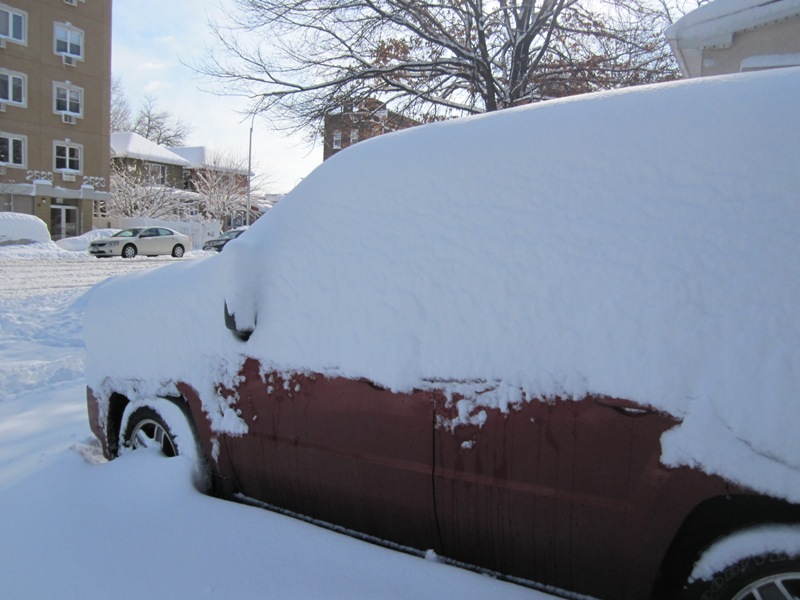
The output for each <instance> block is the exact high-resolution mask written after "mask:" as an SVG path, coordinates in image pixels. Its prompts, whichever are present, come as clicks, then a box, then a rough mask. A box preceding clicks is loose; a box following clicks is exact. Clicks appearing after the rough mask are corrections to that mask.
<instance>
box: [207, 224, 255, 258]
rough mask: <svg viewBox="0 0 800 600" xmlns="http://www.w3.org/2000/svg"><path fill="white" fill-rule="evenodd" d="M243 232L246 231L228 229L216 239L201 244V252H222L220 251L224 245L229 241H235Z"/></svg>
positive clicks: (243, 228) (242, 229) (244, 229)
mask: <svg viewBox="0 0 800 600" xmlns="http://www.w3.org/2000/svg"><path fill="white" fill-rule="evenodd" d="M245 231H247V228H246V227H240V228H237V229H229V230H228V231H225V232H224V233H222V234H220V235H219V236H218V237H215V238H214V239H211V240H208V241H207V242H206V243H205V244H203V250H216V251H217V252H222V249H223V248H224V247H225V244H227V243H228V242H230V241H231V240H235V239H236V238H237V237H239V236H240V235H242V234H243V233H244V232H245Z"/></svg>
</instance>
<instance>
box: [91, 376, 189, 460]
mask: <svg viewBox="0 0 800 600" xmlns="http://www.w3.org/2000/svg"><path fill="white" fill-rule="evenodd" d="M162 399H163V400H168V401H169V402H172V403H173V404H174V405H175V406H177V407H178V408H180V409H181V410H182V411H183V412H184V414H185V415H186V418H187V419H188V420H189V424H190V425H191V427H192V428H193V429H195V430H196V425H195V423H194V419H193V418H192V411H191V410H190V409H189V405H188V404H187V402H186V399H185V398H183V397H181V396H168V397H166V398H162ZM128 404H130V400H129V399H128V398H127V397H126V396H124V395H122V394H119V393H117V392H114V393H113V394H111V397H110V398H109V399H108V425H107V428H106V438H107V439H108V449H109V452H110V454H111V456H117V454H119V446H120V442H121V440H120V433H121V432H120V427H121V426H122V415H123V414H124V413H125V407H127V406H128Z"/></svg>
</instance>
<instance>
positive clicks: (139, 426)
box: [122, 406, 178, 457]
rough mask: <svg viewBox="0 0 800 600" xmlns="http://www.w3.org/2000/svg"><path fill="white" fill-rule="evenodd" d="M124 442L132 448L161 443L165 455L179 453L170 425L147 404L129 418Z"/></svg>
mask: <svg viewBox="0 0 800 600" xmlns="http://www.w3.org/2000/svg"><path fill="white" fill-rule="evenodd" d="M122 444H123V446H124V447H126V448H130V449H132V450H136V449H137V448H142V447H152V446H153V445H159V446H161V452H162V453H163V454H164V456H169V457H171V456H177V455H178V446H177V444H176V443H175V436H174V435H173V434H172V431H170V429H169V426H168V425H167V424H166V423H165V422H164V419H162V418H161V415H159V414H158V413H157V412H156V411H154V410H153V409H152V408H149V407H147V406H143V407H141V408H137V409H136V410H135V411H134V412H133V414H132V415H131V416H130V418H129V419H128V424H127V426H126V427H125V431H124V432H123V434H122Z"/></svg>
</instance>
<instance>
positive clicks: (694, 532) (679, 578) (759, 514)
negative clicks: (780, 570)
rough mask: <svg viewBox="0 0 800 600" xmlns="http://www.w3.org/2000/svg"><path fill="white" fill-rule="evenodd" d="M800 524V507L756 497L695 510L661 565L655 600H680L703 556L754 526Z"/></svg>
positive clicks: (720, 500) (723, 499) (713, 501)
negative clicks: (716, 543) (719, 543)
mask: <svg viewBox="0 0 800 600" xmlns="http://www.w3.org/2000/svg"><path fill="white" fill-rule="evenodd" d="M770 523H800V506H798V505H796V504H791V503H789V502H786V501H783V500H777V499H775V498H768V497H765V496H753V495H746V494H742V495H738V494H737V495H729V496H718V497H716V498H710V499H708V500H705V501H704V502H702V503H700V504H699V505H698V506H696V507H695V508H694V510H692V512H691V513H689V515H688V516H687V517H686V519H685V520H684V521H683V524H682V525H681V527H680V529H679V530H678V533H677V534H676V535H675V538H674V539H673V540H672V543H671V544H670V547H669V550H667V554H666V556H665V558H664V561H663V562H662V563H661V569H660V570H659V575H658V578H657V580H656V587H655V589H656V592H655V593H654V594H653V598H654V599H655V600H668V599H672V598H676V597H678V595H679V591H680V589H681V587H682V586H683V584H684V583H686V581H687V580H688V578H689V575H690V573H691V571H692V568H693V567H694V564H695V562H697V559H698V558H700V555H701V554H702V552H703V551H704V550H705V549H706V548H708V547H709V546H710V545H711V544H713V543H714V542H715V541H717V540H719V539H721V538H723V537H725V536H727V535H730V534H731V533H734V532H735V531H738V530H740V529H744V528H746V527H750V526H752V525H765V524H770Z"/></svg>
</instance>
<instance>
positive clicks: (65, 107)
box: [53, 81, 83, 116]
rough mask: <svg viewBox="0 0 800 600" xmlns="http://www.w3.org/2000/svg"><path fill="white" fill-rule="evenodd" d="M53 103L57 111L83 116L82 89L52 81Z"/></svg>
mask: <svg viewBox="0 0 800 600" xmlns="http://www.w3.org/2000/svg"><path fill="white" fill-rule="evenodd" d="M53 90H54V91H53V103H54V109H55V112H57V113H70V114H73V115H78V116H83V89H82V88H79V87H76V86H74V85H71V84H70V82H69V81H68V82H66V83H53Z"/></svg>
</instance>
